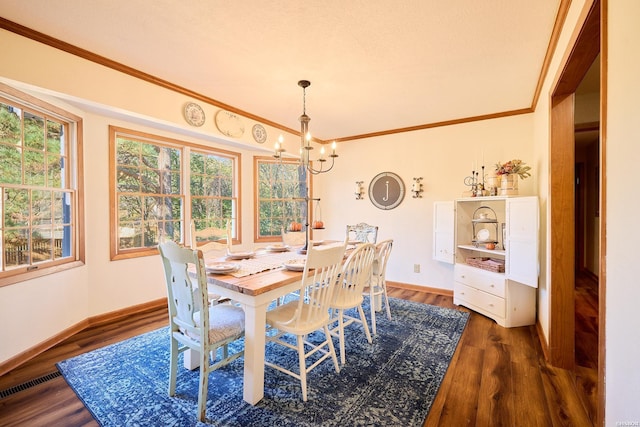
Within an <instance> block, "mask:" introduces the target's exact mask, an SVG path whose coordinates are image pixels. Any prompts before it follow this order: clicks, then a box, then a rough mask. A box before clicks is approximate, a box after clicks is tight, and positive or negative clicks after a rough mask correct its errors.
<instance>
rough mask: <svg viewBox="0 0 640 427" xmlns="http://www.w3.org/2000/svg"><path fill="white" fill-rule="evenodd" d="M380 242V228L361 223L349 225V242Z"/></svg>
mask: <svg viewBox="0 0 640 427" xmlns="http://www.w3.org/2000/svg"><path fill="white" fill-rule="evenodd" d="M377 240H378V226H376V225H369V224H367V223H364V222H361V223H359V224H356V225H347V242H354V241H356V242H364V243H373V244H375V243H376V241H377Z"/></svg>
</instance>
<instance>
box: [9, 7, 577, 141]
mask: <svg viewBox="0 0 640 427" xmlns="http://www.w3.org/2000/svg"><path fill="white" fill-rule="evenodd" d="M570 3H571V1H570V0H561V2H560V7H559V9H558V15H557V16H556V22H555V24H554V29H553V32H552V36H551V41H550V42H549V46H548V47H547V52H546V54H545V63H544V65H543V67H542V71H541V73H540V76H539V77H538V83H537V85H536V91H535V92H534V96H533V98H532V101H531V106H530V107H527V108H521V109H516V110H510V111H502V112H498V113H491V114H483V115H479V116H472V117H465V118H461V119H454V120H445V121H441V122H434V123H426V124H420V125H415V126H408V127H403V128H397V129H389V130H384V131H380V132H371V133H366V134H360V135H352V136H345V137H340V138H331V139H329V140H321V139H316V138H314V142H317V143H318V144H329V143H332V142H333V141H335V142H346V141H354V140H358V139H365V138H372V137H377V136H384V135H392V134H396V133H404V132H413V131H417V130H424V129H431V128H436V127H443V126H451V125H457V124H462V123H470V122H476V121H481V120H489V119H496V118H501V117H509V116H515V115H520V114H528V113H532V112H533V111H534V110H535V105H536V104H537V102H538V97H539V93H540V90H541V88H542V83H543V82H544V78H545V76H546V74H547V72H548V68H549V63H548V62H550V58H551V57H552V56H553V52H554V51H555V48H556V45H557V39H558V37H559V33H560V30H561V28H562V24H564V19H565V18H566V13H567V10H568V6H569V4H570ZM0 28H3V29H5V30H7V31H11V32H13V33H15V34H18V35H20V36H23V37H26V38H29V39H31V40H34V41H37V42H39V43H42V44H45V45H48V46H51V47H53V48H55V49H59V50H62V51H64V52H67V53H69V54H71V55H75V56H78V57H80V58H83V59H86V60H88V61H91V62H94V63H96V64H100V65H102V66H105V67H107V68H111V69H113V70H116V71H119V72H121V73H124V74H127V75H130V76H132V77H135V78H138V79H141V80H144V81H146V82H149V83H152V84H155V85H158V86H160V87H163V88H165V89H169V90H172V91H174V92H177V93H181V94H183V95H186V96H188V97H191V98H193V99H196V100H199V101H202V102H205V103H207V104H210V105H213V106H216V107H219V108H222V109H224V110H227V111H231V112H233V113H236V114H239V115H241V116H244V117H246V118H248V119H251V120H255V121H257V122H260V123H263V124H266V125H269V126H272V127H274V128H276V129H280V130H282V131H285V132H288V133H291V134H294V135H298V136H299V135H300V131H299V130H295V129H291V128H288V127H286V126H283V125H281V124H279V123H276V122H273V121H271V120H268V119H265V118H264V117H260V116H257V115H255V114H251V113H249V112H247V111H244V110H241V109H239V108H235V107H233V106H231V105H229V104H225V103H223V102H220V101H218V100H215V99H213V98H210V97H208V96H205V95H202V94H200V93H198V92H194V91H192V90H190V89H187V88H184V87H182V86H179V85H176V84H174V83H171V82H169V81H167V80H164V79H161V78H158V77H156V76H153V75H151V74H147V73H144V72H142V71H140V70H137V69H135V68H132V67H129V66H127V65H124V64H122V63H119V62H116V61H114V60H112V59H109V58H106V57H104V56H101V55H98V54H95V53H93V52H91V51H88V50H86V49H82V48H80V47H77V46H74V45H72V44H70V43H67V42H64V41H62V40H59V39H56V38H54V37H51V36H48V35H46V34H44V33H41V32H39V31H36V30H33V29H31V28H28V27H25V26H23V25H20V24H17V23H15V22H13V21H10V20H8V19H5V18H2V17H0ZM556 33H557V34H556Z"/></svg>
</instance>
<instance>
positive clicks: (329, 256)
mask: <svg viewBox="0 0 640 427" xmlns="http://www.w3.org/2000/svg"><path fill="white" fill-rule="evenodd" d="M344 251H345V245H344V244H343V245H339V246H337V245H335V246H325V247H318V248H316V247H312V248H310V249H309V251H308V252H307V260H306V263H305V266H304V272H303V275H302V277H303V279H302V280H301V283H300V290H299V294H298V295H300V297H298V298H297V299H296V300H293V301H289V302H288V303H286V304H283V305H280V306H278V307H276V308H275V309H273V310H270V311H267V324H268V325H269V328H268V330H267V337H266V339H267V341H268V342H273V343H277V344H280V345H283V346H285V347H287V348H290V349H293V350H296V351H297V352H298V360H299V368H298V372H294V371H292V370H289V369H287V368H285V367H283V366H280V365H278V364H276V363H275V362H272V361H265V365H266V366H269V367H271V368H274V369H277V370H279V371H281V372H284V373H285V374H287V375H291V376H292V377H294V378H297V379H299V380H300V384H301V386H302V400H303V401H305V402H306V401H307V374H308V373H309V372H310V371H311V370H312V369H313V368H315V367H316V366H318V365H319V364H320V363H321V362H323V361H324V360H325V359H327V358H329V357H331V358H332V359H333V364H334V365H335V369H336V372H340V366H339V365H338V358H337V357H336V351H335V348H334V346H333V340H332V338H331V335H330V332H329V328H328V325H329V322H330V318H329V305H330V303H331V299H332V298H333V292H334V290H335V288H336V278H337V275H338V273H339V271H340V265H341V263H342V259H343V257H344ZM316 330H323V331H324V335H325V339H324V341H323V342H321V343H320V344H314V343H311V342H309V341H308V340H307V339H306V338H307V337H306V335H308V334H310V333H312V332H314V331H316ZM273 331H275V332H276V333H275V334H274V333H273ZM286 334H291V335H295V337H296V345H293V344H290V343H289V342H287V341H286V340H284V339H283V337H284V336H285V335H286ZM307 347H308V348H310V350H309V351H308V352H307V351H306V348H307ZM317 352H319V354H321V356H320V357H319V358H317V360H315V361H314V362H313V363H312V364H311V365H310V366H309V367H307V358H309V357H310V356H311V355H314V354H316V353H317Z"/></svg>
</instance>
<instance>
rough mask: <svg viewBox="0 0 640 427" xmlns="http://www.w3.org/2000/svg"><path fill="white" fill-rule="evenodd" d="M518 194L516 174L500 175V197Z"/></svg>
mask: <svg viewBox="0 0 640 427" xmlns="http://www.w3.org/2000/svg"><path fill="white" fill-rule="evenodd" d="M516 194H518V174H515V173H511V174H505V175H501V180H500V195H501V196H513V195H516Z"/></svg>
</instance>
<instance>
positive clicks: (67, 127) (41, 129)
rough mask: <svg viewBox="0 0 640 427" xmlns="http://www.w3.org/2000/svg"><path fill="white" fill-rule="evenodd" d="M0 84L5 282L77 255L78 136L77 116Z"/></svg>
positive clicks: (0, 226)
mask: <svg viewBox="0 0 640 427" xmlns="http://www.w3.org/2000/svg"><path fill="white" fill-rule="evenodd" d="M0 90H2V96H0V159H2V161H0V193H1V195H2V196H1V200H0V217H1V218H0V249H1V252H2V258H1V260H0V285H5V284H10V283H15V282H19V281H23V280H27V279H30V278H33V277H37V276H41V275H43V274H48V273H51V272H53V271H59V270H60V269H61V268H66V267H72V266H75V265H77V263H76V261H79V258H78V249H77V248H78V234H79V233H78V224H79V222H78V208H77V200H78V192H77V189H76V186H75V182H76V177H77V173H78V170H79V167H78V165H77V163H76V160H75V157H74V154H75V153H76V149H77V148H78V146H79V142H77V141H76V138H75V136H73V135H72V132H73V133H74V134H75V129H76V126H80V123H81V120H80V118H79V117H76V116H74V115H72V114H70V113H67V112H65V111H61V110H60V109H58V108H57V107H54V106H52V105H49V104H47V103H45V102H42V101H39V100H37V99H35V98H33V97H32V96H29V95H26V94H23V93H21V92H20V91H17V90H15V89H12V88H10V87H8V86H5V85H1V86H0ZM65 264H66V265H65ZM61 265H63V267H61ZM53 267H55V270H54V269H53Z"/></svg>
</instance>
